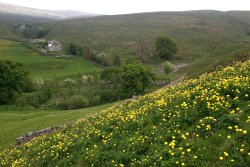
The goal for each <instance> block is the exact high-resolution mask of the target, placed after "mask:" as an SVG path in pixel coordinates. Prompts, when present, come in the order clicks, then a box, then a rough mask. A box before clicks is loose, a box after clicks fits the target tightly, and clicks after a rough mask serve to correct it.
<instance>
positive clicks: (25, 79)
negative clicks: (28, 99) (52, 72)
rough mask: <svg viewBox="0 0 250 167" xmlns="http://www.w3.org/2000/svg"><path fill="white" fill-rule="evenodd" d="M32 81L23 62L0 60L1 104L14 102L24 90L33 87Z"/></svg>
mask: <svg viewBox="0 0 250 167" xmlns="http://www.w3.org/2000/svg"><path fill="white" fill-rule="evenodd" d="M31 83H32V82H31V81H30V78H29V75H28V72H27V71H26V70H25V69H24V67H23V65H22V64H20V63H14V62H11V61H0V104H12V103H13V102H14V101H15V99H16V98H17V97H18V96H19V95H20V94H21V93H22V92H25V91H26V92H27V91H30V90H31V89H32V84H31Z"/></svg>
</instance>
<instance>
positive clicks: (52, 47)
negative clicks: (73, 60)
mask: <svg viewBox="0 0 250 167" xmlns="http://www.w3.org/2000/svg"><path fill="white" fill-rule="evenodd" d="M45 50H46V51H48V52H60V51H61V50H62V45H61V43H60V42H58V41H56V40H55V39H53V40H51V41H48V45H47V46H45Z"/></svg>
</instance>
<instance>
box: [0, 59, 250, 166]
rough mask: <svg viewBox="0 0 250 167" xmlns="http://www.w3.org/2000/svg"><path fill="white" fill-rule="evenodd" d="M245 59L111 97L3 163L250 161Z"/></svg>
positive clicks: (1, 157)
mask: <svg viewBox="0 0 250 167" xmlns="http://www.w3.org/2000/svg"><path fill="white" fill-rule="evenodd" d="M249 74H250V61H247V62H244V63H237V64H234V65H233V66H230V67H226V68H224V69H223V70H219V71H217V72H214V73H210V74H204V75H202V76H200V77H199V78H198V79H192V80H187V81H186V82H183V83H180V84H179V85H177V86H172V87H168V88H165V89H161V90H159V91H156V92H154V93H150V94H147V95H145V96H141V97H137V98H134V99H130V100H127V101H124V102H123V103H120V104H118V105H114V106H113V107H111V108H110V109H108V110H105V111H103V112H100V113H98V114H96V115H92V116H90V117H88V118H86V119H83V120H81V121H78V122H77V123H75V124H73V126H70V127H65V128H64V129H62V130H61V131H57V132H55V133H53V134H50V135H45V136H42V137H39V138H37V139H36V140H32V141H30V142H29V143H26V144H25V145H23V146H20V147H16V148H10V149H6V150H4V151H2V152H0V165H1V166H6V167H7V166H114V167H115V166H120V167H124V166H125V167H126V166H135V167H137V166H164V167H172V166H193V167H201V166H202V167H211V166H220V167H228V166H230V167H238V166H241V167H248V166H249V163H250V126H249V125H250V115H249V114H250V110H249V105H250V104H249V100H250V89H249V82H250V78H249V76H250V75H249Z"/></svg>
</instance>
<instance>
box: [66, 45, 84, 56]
mask: <svg viewBox="0 0 250 167" xmlns="http://www.w3.org/2000/svg"><path fill="white" fill-rule="evenodd" d="M65 51H66V53H67V54H68V55H81V54H82V49H81V47H79V46H78V45H76V44H74V43H70V44H69V45H68V46H67V47H66V48H65Z"/></svg>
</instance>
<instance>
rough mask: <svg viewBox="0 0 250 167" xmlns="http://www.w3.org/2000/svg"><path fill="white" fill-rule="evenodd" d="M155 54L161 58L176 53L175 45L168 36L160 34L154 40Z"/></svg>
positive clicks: (167, 57) (169, 56)
mask: <svg viewBox="0 0 250 167" xmlns="http://www.w3.org/2000/svg"><path fill="white" fill-rule="evenodd" d="M155 48H156V54H157V55H158V56H159V57H161V58H163V59H170V58H172V57H173V56H174V55H175V54H176V53H177V46H176V44H175V42H173V41H172V40H171V39H170V38H168V37H165V36H162V37H158V38H157V39H156V41H155Z"/></svg>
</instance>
